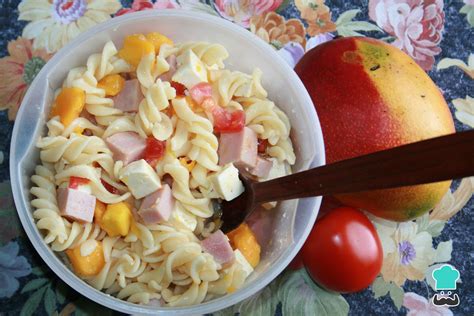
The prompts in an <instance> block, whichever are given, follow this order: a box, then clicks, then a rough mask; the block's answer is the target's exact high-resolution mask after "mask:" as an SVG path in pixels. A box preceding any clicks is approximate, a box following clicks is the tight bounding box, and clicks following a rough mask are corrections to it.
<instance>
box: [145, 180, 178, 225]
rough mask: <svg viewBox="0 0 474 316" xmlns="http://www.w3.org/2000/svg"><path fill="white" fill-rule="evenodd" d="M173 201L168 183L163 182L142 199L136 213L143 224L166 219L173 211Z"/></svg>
mask: <svg viewBox="0 0 474 316" xmlns="http://www.w3.org/2000/svg"><path fill="white" fill-rule="evenodd" d="M174 202H175V200H174V197H173V195H172V193H171V189H170V187H169V185H167V184H164V185H163V186H162V187H161V189H159V190H158V191H155V192H154V193H152V194H150V195H148V196H147V197H145V198H144V199H143V202H142V205H141V206H140V209H139V210H138V214H139V215H140V216H141V218H142V219H143V222H144V223H145V224H156V223H159V222H163V221H167V220H168V219H169V218H170V215H171V212H172V211H173V208H174Z"/></svg>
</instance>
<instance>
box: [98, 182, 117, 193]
mask: <svg viewBox="0 0 474 316" xmlns="http://www.w3.org/2000/svg"><path fill="white" fill-rule="evenodd" d="M100 182H101V183H102V185H103V186H104V187H105V189H106V190H107V191H109V192H110V193H112V194H119V193H120V192H119V190H118V189H117V188H116V187H114V186H112V185H110V184H108V183H107V182H105V181H104V180H103V179H100Z"/></svg>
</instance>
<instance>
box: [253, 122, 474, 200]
mask: <svg viewBox="0 0 474 316" xmlns="http://www.w3.org/2000/svg"><path fill="white" fill-rule="evenodd" d="M472 175H474V130H470V131H467V132H461V133H456V134H452V135H447V136H442V137H437V138H433V139H429V140H425V141H421V142H416V143H412V144H408V145H404V146H400V147H396V148H392V149H388V150H383V151H379V152H375V153H372V154H369V155H365V156H360V157H356V158H352V159H348V160H343V161H339V162H336V163H333V164H329V165H325V166H321V167H318V168H314V169H310V170H306V171H303V172H299V173H295V174H291V175H289V176H286V177H282V178H277V179H273V180H270V181H266V182H255V183H253V184H252V186H253V190H254V198H255V200H254V202H255V203H257V204H260V203H264V202H269V201H280V200H291V199H297V198H304V197H310V196H319V195H332V194H341V193H354V192H360V191H368V190H375V189H387V188H394V187H401V186H406V185H416V184H422V183H430V182H438V181H443V180H450V179H456V178H462V177H467V176H472Z"/></svg>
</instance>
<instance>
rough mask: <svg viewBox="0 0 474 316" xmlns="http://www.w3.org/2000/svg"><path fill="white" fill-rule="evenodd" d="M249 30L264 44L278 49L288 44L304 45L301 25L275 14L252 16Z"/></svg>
mask: <svg viewBox="0 0 474 316" xmlns="http://www.w3.org/2000/svg"><path fill="white" fill-rule="evenodd" d="M250 30H251V31H252V33H255V34H256V35H257V36H258V37H260V38H261V39H263V40H264V41H265V42H267V43H270V44H272V45H273V46H274V47H275V48H277V49H280V48H282V47H283V46H285V44H287V43H289V42H293V43H298V44H300V45H302V46H304V45H305V44H306V37H305V35H306V32H305V29H304V25H303V23H301V21H300V20H297V19H289V20H285V18H284V17H283V16H281V15H279V14H277V13H275V12H268V13H266V14H263V15H260V16H254V17H253V18H252V19H251V20H250Z"/></svg>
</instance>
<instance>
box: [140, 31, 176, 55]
mask: <svg viewBox="0 0 474 316" xmlns="http://www.w3.org/2000/svg"><path fill="white" fill-rule="evenodd" d="M146 39H147V40H148V41H149V42H151V43H152V44H153V46H154V47H155V54H158V53H159V52H160V47H161V45H163V44H168V45H173V41H172V40H171V39H170V38H168V37H166V36H164V35H163V34H161V33H158V32H153V33H148V34H147V35H146Z"/></svg>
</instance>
